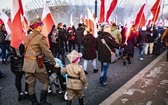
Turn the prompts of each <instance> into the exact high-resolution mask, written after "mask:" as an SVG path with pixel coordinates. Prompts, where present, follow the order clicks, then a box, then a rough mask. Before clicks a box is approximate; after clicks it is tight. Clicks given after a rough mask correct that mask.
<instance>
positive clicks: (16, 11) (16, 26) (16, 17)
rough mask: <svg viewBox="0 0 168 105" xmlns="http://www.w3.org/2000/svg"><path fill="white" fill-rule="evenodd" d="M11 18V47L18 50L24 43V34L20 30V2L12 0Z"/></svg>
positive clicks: (21, 10) (21, 14) (21, 11)
mask: <svg viewBox="0 0 168 105" xmlns="http://www.w3.org/2000/svg"><path fill="white" fill-rule="evenodd" d="M12 6H13V7H12V17H11V44H10V45H11V46H12V47H14V48H19V46H20V44H21V43H22V42H24V39H25V34H23V30H22V22H21V16H23V14H24V13H23V7H22V1H21V0H12Z"/></svg>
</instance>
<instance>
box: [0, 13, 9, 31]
mask: <svg viewBox="0 0 168 105" xmlns="http://www.w3.org/2000/svg"><path fill="white" fill-rule="evenodd" d="M0 19H2V21H3V23H4V25H5V29H6V31H7V33H8V34H11V19H10V18H9V17H8V16H7V15H6V14H5V13H4V12H3V11H1V15H0Z"/></svg>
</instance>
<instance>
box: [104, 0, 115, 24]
mask: <svg viewBox="0 0 168 105" xmlns="http://www.w3.org/2000/svg"><path fill="white" fill-rule="evenodd" d="M116 5H117V0H113V1H112V2H111V4H110V8H109V10H108V11H107V15H106V22H108V19H109V17H110V15H111V13H112V12H113V10H114V8H115V7H116Z"/></svg>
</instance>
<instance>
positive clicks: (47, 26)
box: [42, 4, 55, 38]
mask: <svg viewBox="0 0 168 105" xmlns="http://www.w3.org/2000/svg"><path fill="white" fill-rule="evenodd" d="M42 21H43V23H44V25H43V28H42V34H44V35H45V36H46V37H47V36H48V34H49V33H50V31H51V29H52V26H53V25H54V24H55V22H54V19H53V17H52V14H51V12H50V9H49V8H48V6H47V4H45V6H44V9H43V14H42ZM47 38H48V37H47Z"/></svg>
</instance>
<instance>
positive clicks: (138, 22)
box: [135, 3, 146, 29]
mask: <svg viewBox="0 0 168 105" xmlns="http://www.w3.org/2000/svg"><path fill="white" fill-rule="evenodd" d="M145 6H146V3H145V4H143V5H142V7H141V8H140V10H139V12H138V14H137V15H136V18H135V28H136V29H138V28H139V27H143V26H145V23H146V17H145V15H146V14H145V13H144V11H145Z"/></svg>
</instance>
